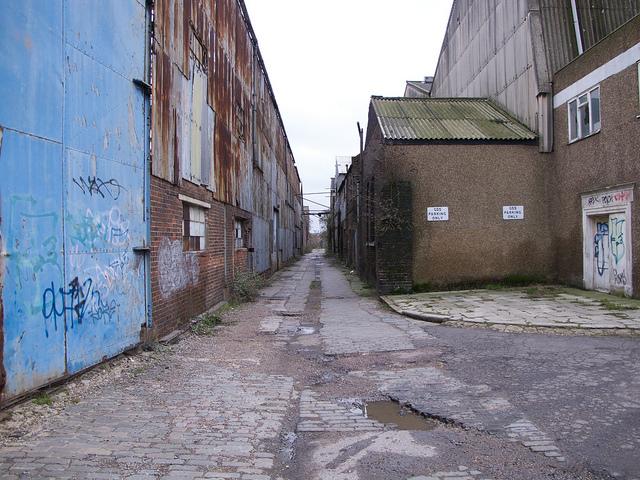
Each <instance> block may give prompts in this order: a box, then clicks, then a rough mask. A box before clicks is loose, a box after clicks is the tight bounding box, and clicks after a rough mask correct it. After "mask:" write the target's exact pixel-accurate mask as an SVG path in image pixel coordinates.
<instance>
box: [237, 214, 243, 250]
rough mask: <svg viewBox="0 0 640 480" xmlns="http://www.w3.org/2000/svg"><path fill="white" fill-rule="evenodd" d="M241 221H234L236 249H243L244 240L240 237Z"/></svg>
mask: <svg viewBox="0 0 640 480" xmlns="http://www.w3.org/2000/svg"><path fill="white" fill-rule="evenodd" d="M243 223H244V222H243V221H242V220H238V219H236V224H235V245H236V249H240V248H244V238H243V237H242V230H243Z"/></svg>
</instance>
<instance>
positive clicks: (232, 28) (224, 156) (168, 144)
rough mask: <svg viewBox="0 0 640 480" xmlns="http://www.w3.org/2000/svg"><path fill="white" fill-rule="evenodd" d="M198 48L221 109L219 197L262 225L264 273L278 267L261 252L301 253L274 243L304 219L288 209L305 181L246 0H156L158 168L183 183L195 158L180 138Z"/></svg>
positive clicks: (284, 256)
mask: <svg viewBox="0 0 640 480" xmlns="http://www.w3.org/2000/svg"><path fill="white" fill-rule="evenodd" d="M192 42H197V43H198V44H201V46H199V45H192ZM198 48H203V49H204V50H205V51H206V65H204V66H203V68H204V71H205V72H206V75H207V79H208V82H207V94H206V103H207V105H208V106H209V107H211V108H212V109H213V111H214V112H215V127H214V128H215V132H214V136H213V152H212V155H213V157H214V179H213V180H212V183H213V185H212V188H211V190H212V191H213V198H214V199H216V200H219V201H221V202H224V203H227V204H230V205H233V206H236V207H239V208H241V209H243V210H245V211H247V212H251V213H253V214H254V216H257V217H259V218H260V219H261V221H257V222H254V224H255V225H261V227H257V228H254V229H253V230H252V236H253V243H254V244H255V245H260V246H261V248H260V249H259V250H260V251H256V253H255V255H253V258H254V265H255V267H256V268H258V269H259V270H260V271H263V270H267V269H268V268H269V267H266V265H270V267H271V268H275V267H274V263H273V262H271V263H270V264H269V263H268V262H265V261H264V258H261V256H263V255H265V254H267V255H271V253H273V252H274V251H281V257H280V258H279V260H281V261H286V260H288V259H289V258H290V257H291V256H292V255H293V254H294V253H295V252H294V250H295V249H294V248H290V247H286V248H284V247H283V245H278V246H277V248H276V246H274V242H277V243H279V244H280V243H281V241H283V242H285V243H286V240H284V239H286V238H287V236H291V235H292V234H293V233H291V232H294V231H295V227H296V224H300V223H301V221H298V220H296V218H297V217H296V215H298V216H300V217H301V209H300V212H299V214H298V213H296V210H295V208H293V209H292V211H293V212H294V213H293V214H291V215H288V214H285V213H284V212H285V210H284V209H285V207H286V203H285V202H286V201H287V199H288V198H289V197H290V196H291V194H290V192H291V191H299V190H300V180H299V178H298V177H297V175H290V174H289V172H291V171H293V170H294V169H295V166H294V163H295V161H294V158H293V154H292V152H291V148H290V146H289V142H288V140H287V137H286V132H285V129H284V125H283V123H282V119H281V117H280V114H279V111H278V107H277V104H276V101H275V98H274V95H273V91H272V89H271V86H270V83H269V79H268V75H267V73H266V70H265V68H264V64H263V62H262V57H261V55H260V52H259V50H258V49H257V42H256V40H255V37H254V34H253V30H252V28H251V25H250V22H249V20H248V17H247V14H246V8H245V7H244V4H243V3H242V1H241V0H157V1H156V3H155V39H154V52H155V55H154V60H153V105H154V108H153V113H152V115H153V151H152V165H153V168H152V171H153V174H154V175H156V176H158V177H160V178H163V179H165V180H167V181H169V182H173V183H179V182H180V181H181V177H182V174H181V173H180V172H181V169H180V166H181V165H184V164H185V161H186V163H187V164H188V162H189V160H188V158H184V157H185V156H188V155H191V153H190V151H189V145H188V144H186V142H185V141H184V140H183V138H182V137H183V136H184V131H183V130H184V125H185V123H186V120H187V118H188V115H189V112H188V111H185V110H184V108H185V107H188V105H189V103H190V102H185V98H184V97H185V95H184V92H185V91H187V92H188V91H189V85H190V79H191V78H192V76H193V72H191V66H190V64H191V62H192V61H193V60H191V59H190V57H193V56H194V53H193V51H194V49H198ZM192 100H195V99H192ZM186 128H188V123H186ZM289 204H290V205H293V204H294V201H293V200H289ZM274 208H276V209H278V210H279V212H280V213H279V214H278V222H279V227H278V228H282V229H284V232H283V233H282V235H276V234H275V233H274V227H273V226H272V225H273V220H274ZM287 208H291V207H287ZM266 226H269V228H265V227H266ZM269 246H270V247H269ZM265 247H268V248H265ZM270 251H271V253H270ZM276 264H277V262H276Z"/></svg>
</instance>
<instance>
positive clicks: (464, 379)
mask: <svg viewBox="0 0 640 480" xmlns="http://www.w3.org/2000/svg"><path fill="white" fill-rule="evenodd" d="M312 282H313V283H312ZM307 300H309V302H307ZM518 301H520V302H521V301H522V299H520V300H518ZM531 301H532V302H540V303H538V304H540V305H545V302H558V300H557V298H556V299H554V300H550V299H546V298H545V299H541V300H535V301H533V300H531ZM480 302H482V304H481V306H483V307H484V306H485V305H486V304H491V303H495V300H494V302H491V301H484V300H480ZM569 303H571V302H569ZM573 305H577V304H573ZM579 307H581V308H582V307H585V308H588V309H594V308H596V307H594V306H591V305H590V306H588V307H587V306H585V305H579ZM545 308H551V307H549V306H548V305H547V306H546V307H545ZM496 312H497V310H496ZM494 313H495V312H494ZM623 313H625V314H635V313H636V312H634V311H629V312H623ZM226 315H227V314H225V316H226ZM228 315H230V317H231V318H230V321H229V322H228V323H225V324H224V325H223V326H221V327H218V328H219V329H218V330H216V332H217V333H216V334H215V336H213V337H204V338H203V337H195V336H193V335H189V334H187V335H185V336H183V337H182V338H181V340H180V342H179V343H178V344H177V345H176V346H173V347H171V348H170V349H169V351H168V353H166V356H165V354H164V353H162V354H161V353H159V352H154V355H156V353H157V357H154V358H156V359H155V360H154V362H153V363H151V364H150V365H149V367H148V368H147V370H146V371H144V372H143V373H141V374H139V375H137V376H135V378H132V377H126V378H125V377H122V378H120V379H119V380H118V381H114V382H113V383H112V384H106V385H108V387H107V388H102V389H101V390H96V391H93V392H92V393H91V394H89V395H87V396H86V398H83V399H81V400H80V402H79V403H77V404H75V405H71V406H68V407H66V408H65V409H63V410H60V412H61V413H59V414H57V415H55V416H52V418H51V419H49V420H47V421H46V422H45V424H44V429H43V430H37V431H36V430H34V432H33V433H32V434H29V435H26V436H24V437H22V438H19V439H16V440H15V441H13V440H12V441H10V442H8V446H7V447H5V448H2V449H0V478H3V479H4V478H7V479H14V478H74V479H84V478H95V479H99V478H105V479H107V478H108V479H111V478H113V479H118V478H131V479H136V480H137V479H143V478H144V479H149V478H165V479H169V480H171V479H195V478H214V479H240V480H285V479H286V480H301V479H304V480H447V479H461V480H489V479H494V480H532V479H535V480H539V479H544V480H552V479H553V480H576V479H580V480H594V479H598V480H604V479H605V478H606V479H608V478H610V477H609V476H607V475H600V472H604V471H606V472H609V473H611V474H614V476H615V477H616V478H620V479H625V480H637V478H638V472H639V470H638V467H637V465H636V463H637V462H635V461H634V460H633V458H636V457H637V456H636V455H634V452H637V451H638V449H639V448H640V435H638V422H637V418H638V417H637V413H638V412H639V411H640V400H638V392H640V374H639V373H640V370H639V369H640V366H639V365H640V362H638V358H640V356H639V355H640V352H639V351H638V347H637V346H636V342H635V339H633V338H615V337H606V338H599V337H598V338H596V337H579V338H573V337H570V336H566V337H560V336H544V335H506V334H503V333H498V332H494V331H489V330H486V329H457V328H456V329H453V328H446V327H444V328H442V327H435V326H432V325H429V324H427V323H425V322H421V321H417V320H413V319H410V318H407V317H403V316H399V315H396V314H394V313H393V312H390V311H389V310H388V309H386V308H383V307H382V306H381V305H380V304H379V303H378V302H377V300H376V299H372V298H360V297H358V296H356V295H355V294H354V293H353V291H351V289H350V287H349V284H348V282H347V280H345V278H344V276H343V275H342V274H341V273H340V272H339V271H338V270H337V269H335V268H333V267H332V266H330V265H328V264H327V261H326V260H325V259H324V258H322V257H320V256H319V255H317V254H314V255H311V256H307V257H305V258H304V259H303V260H302V261H301V262H298V263H297V264H295V265H293V266H291V267H290V268H288V269H286V270H284V271H282V272H279V273H278V274H277V275H276V276H275V279H274V280H273V281H272V282H271V284H270V285H269V286H268V287H267V288H266V289H264V291H263V292H262V293H261V295H260V298H259V300H258V302H256V303H254V304H251V305H245V306H243V307H241V308H239V309H237V310H233V311H231V312H229V313H228ZM496 315H497V313H496ZM620 320H622V319H620ZM616 321H617V320H616ZM563 342H564V343H563ZM124 360H125V361H126V360H127V359H126V358H125V359H124ZM383 396H387V397H391V398H392V399H397V400H398V401H399V402H401V403H407V404H410V405H411V406H412V407H413V408H414V409H416V410H417V411H419V412H423V413H424V414H425V415H427V416H432V417H435V418H436V419H440V420H443V421H442V422H434V424H435V426H434V427H433V429H430V430H426V431H402V430H398V429H396V428H395V427H392V426H389V425H383V424H381V423H378V422H376V421H374V420H371V419H367V418H365V417H364V416H363V414H362V411H361V410H360V409H358V408H356V407H357V405H358V402H359V401H360V400H374V399H375V400H379V399H380V398H381V397H383ZM342 398H344V399H349V398H354V399H358V401H357V402H356V401H355V400H353V401H351V400H344V401H342V400H336V399H342ZM296 434H297V435H296ZM581 462H582V463H581ZM587 462H588V463H587ZM585 463H586V465H585ZM594 466H595V467H597V468H599V469H600V470H598V472H597V473H596V474H593V470H592V467H594ZM605 468H606V470H605Z"/></svg>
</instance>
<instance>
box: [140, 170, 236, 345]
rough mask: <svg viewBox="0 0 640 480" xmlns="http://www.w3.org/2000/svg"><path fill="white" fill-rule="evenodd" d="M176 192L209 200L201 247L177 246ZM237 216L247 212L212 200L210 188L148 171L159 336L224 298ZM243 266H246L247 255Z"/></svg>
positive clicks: (179, 211) (153, 292)
mask: <svg viewBox="0 0 640 480" xmlns="http://www.w3.org/2000/svg"><path fill="white" fill-rule="evenodd" d="M178 194H183V195H187V196H189V197H192V198H195V199H197V200H201V201H204V202H207V203H209V204H211V208H210V209H205V215H206V227H205V228H206V247H205V249H204V250H203V251H201V252H183V251H182V217H183V202H182V201H181V200H180V199H179V198H178ZM225 211H226V221H225ZM236 216H241V217H244V218H247V217H248V214H247V213H246V212H243V211H241V210H238V209H237V208H235V207H232V206H229V205H225V204H223V203H220V202H218V201H216V200H214V199H213V195H212V193H211V192H210V191H208V190H207V189H206V188H204V187H199V186H196V185H194V184H192V183H190V182H187V181H183V182H182V185H181V186H180V187H178V186H176V185H174V184H172V183H169V182H167V181H165V180H162V179H160V178H157V177H153V176H152V178H151V296H152V318H153V329H152V336H153V337H156V338H157V337H162V336H163V335H166V334H167V333H170V332H172V331H173V330H175V329H176V328H178V327H180V326H181V325H184V324H185V323H186V322H187V321H189V320H190V319H191V318H193V317H194V316H196V315H199V314H200V313H203V312H204V311H206V310H208V309H210V308H211V307H213V306H214V305H215V304H216V303H218V302H220V301H222V300H224V299H226V298H228V294H229V292H228V287H229V285H230V283H231V281H232V278H233V271H234V264H236V265H237V264H239V263H241V262H242V259H241V258H239V257H238V256H237V255H235V258H234V254H235V246H234V218H235V217H236ZM225 224H226V228H225ZM225 235H226V251H225ZM245 255H246V253H245ZM225 257H226V259H227V262H226V268H225ZM244 265H246V257H245V259H244ZM225 270H226V272H225Z"/></svg>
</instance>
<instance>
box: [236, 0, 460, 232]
mask: <svg viewBox="0 0 640 480" xmlns="http://www.w3.org/2000/svg"><path fill="white" fill-rule="evenodd" d="M245 2H246V4H247V9H248V10H249V16H250V18H251V23H252V24H253V28H254V30H255V32H256V36H257V37H258V44H259V46H260V51H261V52H262V56H263V58H264V61H265V64H266V66H267V71H268V73H269V78H270V79H271V83H272V85H273V89H274V92H275V95H276V100H277V102H278V106H279V108H280V112H281V113H282V117H283V119H284V124H285V128H286V130H287V135H288V136H289V142H290V143H291V148H292V150H293V155H294V157H295V159H296V164H297V166H298V171H299V172H300V177H301V178H302V183H303V189H304V192H305V194H307V193H314V192H322V191H328V189H329V182H330V178H331V177H333V176H334V172H335V161H336V156H353V155H356V154H357V153H358V152H359V139H358V130H357V127H356V122H358V121H359V122H360V124H361V125H362V127H363V128H365V129H366V123H367V114H368V109H369V99H370V97H371V96H372V95H384V96H402V95H403V93H404V87H405V81H406V80H420V79H422V78H424V77H425V76H427V75H433V73H434V72H435V68H436V63H437V61H438V54H439V53H440V46H441V44H442V38H443V36H444V32H445V29H446V24H447V20H448V18H449V11H450V9H451V3H452V0H393V1H391V0H322V1H318V0H245ZM307 199H308V200H313V201H315V202H319V203H322V204H324V205H328V204H329V197H328V196H326V197H325V196H320V195H309V196H306V198H305V200H307ZM305 204H306V205H309V207H310V208H311V210H323V209H324V208H323V207H321V206H320V205H315V204H313V203H310V202H305ZM312 225H315V227H316V228H317V225H318V223H317V221H312Z"/></svg>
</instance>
